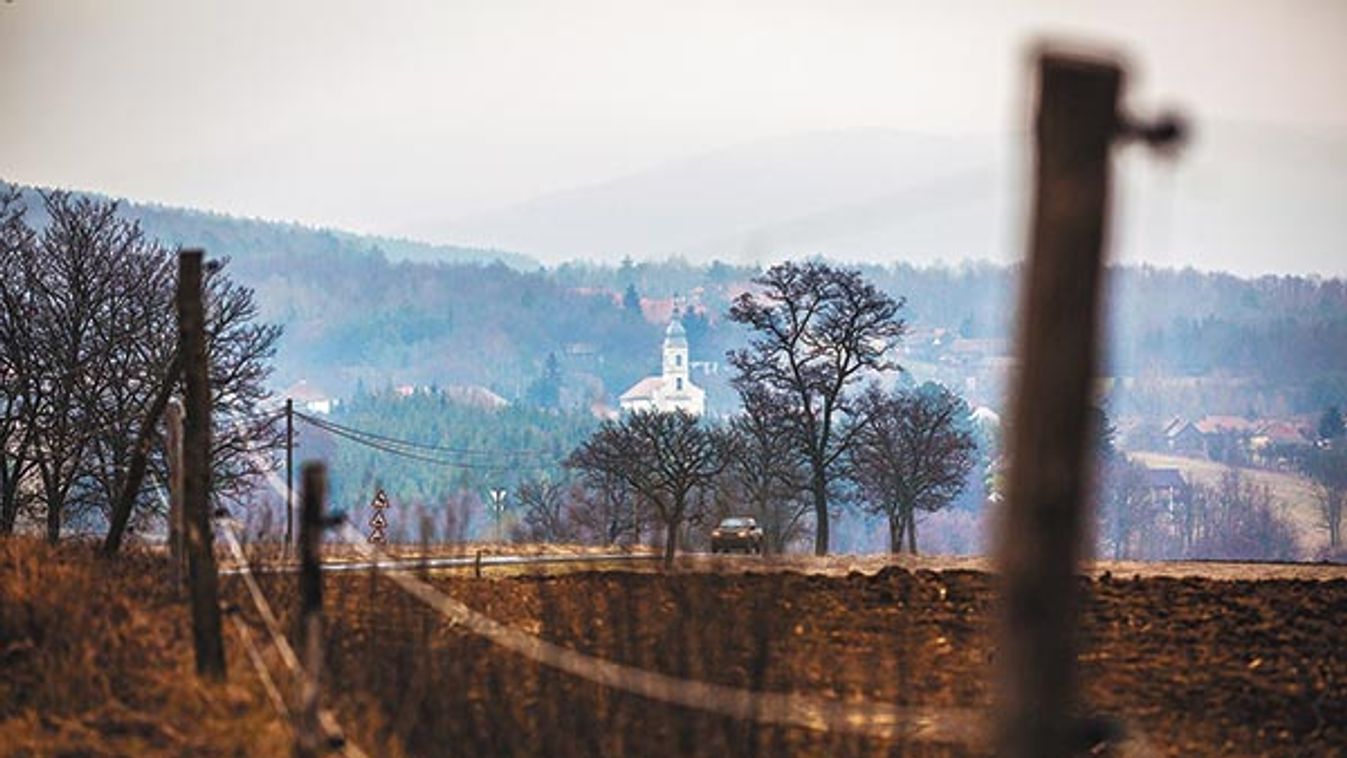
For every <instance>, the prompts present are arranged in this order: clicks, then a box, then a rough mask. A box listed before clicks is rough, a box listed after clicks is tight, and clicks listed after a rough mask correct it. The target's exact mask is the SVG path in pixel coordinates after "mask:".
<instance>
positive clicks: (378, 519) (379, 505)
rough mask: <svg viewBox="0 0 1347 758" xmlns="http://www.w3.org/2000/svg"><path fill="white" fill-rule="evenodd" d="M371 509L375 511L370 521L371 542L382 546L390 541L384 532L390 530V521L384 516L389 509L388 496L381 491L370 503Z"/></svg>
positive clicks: (375, 494)
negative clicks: (385, 510)
mask: <svg viewBox="0 0 1347 758" xmlns="http://www.w3.org/2000/svg"><path fill="white" fill-rule="evenodd" d="M369 507H371V508H373V509H374V515H373V516H370V519H369V528H370V532H369V541H370V542H372V543H375V544H377V545H382V544H383V543H385V542H387V541H388V536H387V534H386V533H385V531H384V530H386V529H387V528H388V519H387V518H386V517H385V516H384V509H386V508H388V495H387V494H385V493H384V491H383V490H382V489H380V490H379V491H378V492H376V493H374V500H373V501H371V502H370V504H369Z"/></svg>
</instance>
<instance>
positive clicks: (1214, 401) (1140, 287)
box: [29, 202, 1347, 417]
mask: <svg viewBox="0 0 1347 758" xmlns="http://www.w3.org/2000/svg"><path fill="white" fill-rule="evenodd" d="M29 207H30V208H34V209H38V211H40V203H32V202H30V203H29ZM123 211H124V213H125V214H127V215H128V216H132V217H135V218H138V219H139V220H141V222H142V224H143V225H144V228H145V229H146V231H147V233H148V234H149V235H151V236H155V237H159V238H161V239H163V240H164V241H166V242H169V243H171V244H192V245H199V246H204V247H205V248H207V250H208V251H209V253H210V254H211V255H214V256H228V257H229V258H231V259H232V263H231V270H232V271H233V275H234V276H235V277H236V278H237V279H238V280H239V281H240V282H242V283H244V284H247V285H249V286H251V287H253V288H254V289H255V290H256V293H257V300H258V303H259V305H260V307H261V310H262V313H261V316H262V318H263V319H264V320H266V321H271V322H275V323H279V324H281V325H283V326H284V327H285V334H284V337H283V338H282V341H281V344H280V350H279V352H278V355H277V359H276V369H277V370H276V373H275V375H274V385H275V387H276V388H277V389H283V388H285V387H288V386H290V385H291V384H293V383H294V382H297V381H299V380H301V379H303V380H307V382H308V383H309V384H310V385H312V386H313V387H315V388H317V389H319V390H321V391H322V392H324V393H326V394H328V395H331V396H334V397H346V396H349V395H351V394H352V393H353V392H354V391H355V390H356V388H357V385H359V384H361V383H363V384H364V385H365V386H366V387H369V388H382V387H384V386H389V385H404V384H410V385H416V386H429V385H440V386H447V385H456V384H471V385H481V386H483V387H487V388H489V389H491V390H492V391H494V392H496V393H498V394H499V395H501V396H502V397H504V398H505V399H506V400H509V401H525V402H528V401H529V400H530V398H532V399H533V400H537V397H536V395H535V394H533V393H532V392H531V390H533V389H536V387H537V383H538V382H539V381H540V380H541V378H542V377H543V375H544V373H545V372H544V367H545V365H546V364H547V362H548V359H549V356H555V359H556V365H557V367H558V368H559V371H560V375H559V379H560V384H561V386H560V388H559V391H558V392H556V393H555V394H549V395H547V397H548V398H552V399H551V400H548V401H547V403H545V404H552V403H555V404H559V405H561V406H563V407H567V408H574V407H580V408H587V407H590V406H593V405H595V404H603V405H607V406H610V407H611V406H612V405H614V404H615V401H616V397H617V395H618V394H620V393H621V392H622V391H623V390H625V389H626V388H627V387H628V386H630V385H631V384H632V383H634V382H635V381H637V380H638V379H640V378H641V377H642V376H645V375H647V374H649V373H653V372H655V371H656V370H657V369H658V355H659V354H658V350H659V342H660V339H661V334H662V329H663V325H664V322H665V321H666V320H667V318H668V316H669V314H670V312H671V309H672V306H673V304H674V298H675V297H677V298H678V299H679V302H682V303H684V304H685V306H686V307H687V309H688V310H689V311H690V312H689V314H688V315H687V316H685V319H684V320H685V323H686V326H687V330H688V336H689V340H690V342H691V345H692V356H691V359H692V360H693V361H695V362H701V361H707V362H712V363H717V362H718V363H720V364H722V365H720V366H719V367H718V368H719V373H708V372H709V371H714V370H715V369H716V368H717V367H715V366H711V367H708V369H707V371H708V372H703V373H694V375H693V380H694V381H696V382H697V383H699V384H703V385H705V386H706V387H707V389H708V401H709V407H710V408H711V409H712V410H714V411H722V412H723V411H728V410H731V409H732V408H733V405H734V402H735V401H734V397H733V393H732V392H731V391H730V390H729V388H728V386H727V377H726V371H725V366H724V365H723V362H724V355H725V351H726V350H728V349H730V348H732V347H736V346H738V345H740V344H741V343H742V341H743V340H744V339H745V336H744V335H743V334H742V333H741V332H740V331H739V330H737V329H735V328H733V327H732V326H731V325H729V324H728V323H727V320H726V318H725V314H726V311H727V309H728V305H729V303H730V301H731V300H732V299H733V297H735V296H736V295H737V294H739V293H740V292H743V291H744V290H745V289H746V288H747V287H748V286H750V279H751V278H752V277H753V276H754V275H755V274H756V273H758V269H757V268H756V267H752V266H737V265H728V264H725V263H720V262H714V263H711V264H709V265H699V264H691V263H688V262H687V261H685V260H682V259H679V258H672V259H667V260H663V261H636V260H632V259H630V258H627V259H624V260H623V261H621V262H620V263H618V264H616V265H614V264H596V263H590V262H572V263H566V264H562V265H560V266H557V267H553V268H543V267H539V266H537V265H536V264H533V263H532V262H531V261H530V260H529V259H527V258H525V257H523V256H519V255H515V254H511V253H506V252H498V251H486V250H472V249H465V248H456V247H445V246H432V245H423V244H420V243H413V242H404V241H391V240H383V239H378V238H371V237H358V236H355V235H350V234H345V233H342V232H336V231H331V230H315V229H309V228H305V227H301V226H297V225H293V224H277V223H271V222H263V221H256V220H249V219H236V218H230V217H227V216H221V215H216V214H207V213H201V212H197V211H187V210H180V209H172V208H165V207H160V206H148V205H136V204H129V205H124V206H123ZM31 220H32V221H33V222H34V223H41V222H42V219H41V218H40V217H37V216H36V215H34V216H33V217H32V219H31ZM861 270H862V272H863V274H864V275H865V277H866V278H867V279H869V280H870V281H873V282H875V283H876V284H877V285H878V286H880V287H881V288H882V289H884V290H886V291H888V292H890V293H893V294H895V295H899V296H902V297H905V298H906V305H905V307H904V309H903V317H904V318H905V319H906V320H907V322H908V325H909V327H910V330H911V335H910V336H909V338H908V339H906V340H905V342H904V345H905V347H906V349H907V357H906V360H905V361H904V362H905V365H906V366H907V367H908V368H909V369H910V370H911V371H912V372H913V373H914V374H915V375H916V378H918V379H925V378H935V379H940V380H942V381H945V382H947V383H950V384H952V385H965V384H967V380H968V379H969V378H973V379H974V380H975V381H976V380H979V379H985V377H983V376H981V375H980V374H979V372H980V371H984V369H985V367H986V366H987V365H993V364H995V363H996V361H998V360H1000V361H1002V362H1003V363H1004V361H1005V360H1008V352H1009V349H1010V348H1009V343H1008V340H1009V338H1010V337H1011V336H1012V334H1011V332H1012V324H1013V323H1014V309H1015V304H1016V299H1017V294H1016V287H1017V280H1018V273H1019V272H1018V269H1017V268H1016V267H1015V266H1006V265H998V264H992V263H971V264H960V265H950V266H915V265H912V264H908V263H904V262H902V257H901V255H896V256H895V262H894V263H892V264H889V265H887V266H876V265H865V266H862V267H861ZM1110 319H1111V349H1110V354H1109V359H1108V364H1107V366H1106V370H1105V373H1106V374H1108V375H1110V376H1117V377H1122V378H1127V379H1128V380H1129V381H1128V382H1127V383H1122V382H1119V383H1117V384H1116V385H1115V387H1114V392H1113V395H1112V396H1111V397H1110V398H1109V402H1110V405H1111V406H1112V407H1113V410H1114V412H1115V414H1117V415H1120V416H1125V415H1133V414H1138V415H1147V416H1152V417H1157V416H1163V415H1166V414H1188V415H1199V414H1202V413H1237V414H1247V413H1250V412H1254V413H1260V414H1289V413H1315V412H1319V411H1321V410H1322V409H1323V408H1325V407H1327V406H1328V405H1330V404H1334V403H1337V404H1347V283H1344V281H1343V280H1341V279H1319V278H1315V277H1301V276H1268V277H1262V278H1258V279H1242V278H1238V277H1235V276H1232V275H1229V274H1223V273H1209V272H1200V271H1195V270H1192V269H1184V270H1172V269H1157V268H1153V267H1136V266H1128V267H1121V268H1116V269H1115V270H1114V276H1113V279H1112V286H1111V296H1110ZM956 340H962V342H960V343H959V345H958V346H956V347H962V348H965V349H966V350H974V351H981V352H962V353H961V352H958V351H957V350H955V351H951V349H950V348H951V346H954V343H955V341H956ZM996 370H997V371H1000V372H1001V375H1002V378H1003V376H1004V373H1005V372H1004V370H1003V368H997V369H996ZM979 386H987V384H986V383H985V382H984V384H982V385H979ZM990 386H992V387H993V388H999V385H998V384H995V383H992V384H991V385H990ZM975 394H979V397H978V398H977V399H979V400H980V401H982V402H986V403H989V404H993V405H996V404H997V403H996V402H995V398H996V397H997V396H998V395H997V393H996V392H980V393H975Z"/></svg>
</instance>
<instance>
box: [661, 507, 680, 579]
mask: <svg viewBox="0 0 1347 758" xmlns="http://www.w3.org/2000/svg"><path fill="white" fill-rule="evenodd" d="M665 529H666V532H665V536H664V568H666V569H667V568H673V559H674V553H675V552H677V550H678V522H677V521H674V520H672V519H670V520H669V522H668V523H666V524H665Z"/></svg>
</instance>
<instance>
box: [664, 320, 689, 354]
mask: <svg viewBox="0 0 1347 758" xmlns="http://www.w3.org/2000/svg"><path fill="white" fill-rule="evenodd" d="M664 344H666V345H675V346H678V347H687V345H688V333H687V330H686V329H684V328H683V322H682V321H679V320H678V319H677V318H675V319H673V320H672V321H670V322H669V327H668V328H667V329H665V330H664Z"/></svg>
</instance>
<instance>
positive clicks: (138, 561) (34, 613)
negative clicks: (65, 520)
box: [0, 539, 290, 756]
mask: <svg viewBox="0 0 1347 758" xmlns="http://www.w3.org/2000/svg"><path fill="white" fill-rule="evenodd" d="M229 641H230V642H231V643H232V642H233V640H232V639H231V640H229ZM229 652H230V671H229V684H224V685H211V684H203V683H200V682H198V680H197V679H196V676H195V674H194V669H193V660H192V653H191V626H190V621H189V618H188V613H187V606H186V603H185V602H183V601H181V600H180V599H179V598H177V597H175V595H174V593H173V592H172V591H171V590H170V588H169V586H168V580H167V576H166V573H165V570H164V568H163V564H162V562H161V561H160V560H156V559H154V558H153V557H152V556H149V555H146V554H130V555H126V556H123V557H122V558H120V559H118V560H115V561H103V560H99V559H97V558H95V557H94V556H93V550H92V547H91V546H90V545H87V544H77V543H76V544H63V545H60V546H58V547H55V548H53V547H50V546H48V545H46V544H44V543H41V542H38V541H35V540H29V539H8V540H0V754H3V755H8V756H29V755H31V756H46V755H90V756H103V755H136V756H159V755H163V756H168V755H175V756H176V755H281V754H285V753H287V752H288V751H289V744H290V743H289V740H290V737H289V734H288V731H287V729H286V727H285V726H284V725H283V724H281V723H280V722H279V721H278V719H277V717H276V715H275V712H274V711H273V710H272V709H271V706H270V705H269V704H268V702H267V700H266V699H265V697H264V696H263V694H262V693H261V691H260V688H259V687H258V685H257V683H256V679H255V674H254V673H253V671H252V669H251V668H249V667H248V664H247V662H246V660H245V658H244V657H243V654H242V652H241V651H239V650H237V646H236V645H233V646H231V648H230V651H229Z"/></svg>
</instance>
